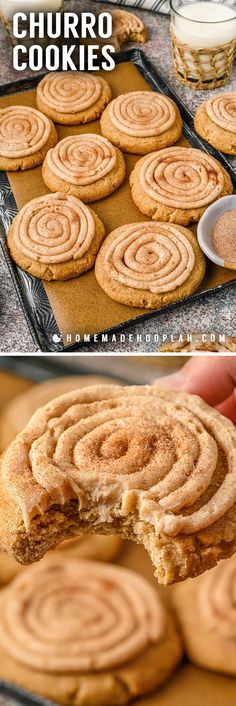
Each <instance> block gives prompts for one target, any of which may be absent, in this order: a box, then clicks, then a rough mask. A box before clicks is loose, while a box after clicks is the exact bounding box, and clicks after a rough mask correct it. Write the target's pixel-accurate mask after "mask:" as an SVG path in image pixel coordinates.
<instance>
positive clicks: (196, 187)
mask: <svg viewBox="0 0 236 706" xmlns="http://www.w3.org/2000/svg"><path fill="white" fill-rule="evenodd" d="M130 185H131V192H132V197H133V200H134V203H135V204H136V206H138V208H139V210H140V211H141V213H145V214H146V215H147V216H149V217H151V218H152V219H153V220H154V221H168V222H170V223H177V224H179V225H183V226H187V225H189V224H190V223H192V222H195V221H198V220H199V219H200V218H201V216H202V215H203V213H204V211H205V210H206V208H207V207H208V206H210V204H212V203H213V202H214V201H216V200H217V199H219V198H221V196H226V195H227V194H231V193H232V191H233V184H232V181H231V178H230V176H229V174H228V173H227V172H226V170H225V169H224V167H222V165H221V164H220V162H218V160H217V159H214V158H213V157H211V156H210V155H209V154H207V153H205V152H202V151H201V150H198V149H195V148H191V147H190V148H189V147H176V146H174V147H166V148H165V149H163V150H159V152H152V153H151V154H149V155H147V156H145V157H142V158H141V159H139V160H138V162H137V163H136V164H135V167H134V169H133V171H132V173H131V175H130Z"/></svg>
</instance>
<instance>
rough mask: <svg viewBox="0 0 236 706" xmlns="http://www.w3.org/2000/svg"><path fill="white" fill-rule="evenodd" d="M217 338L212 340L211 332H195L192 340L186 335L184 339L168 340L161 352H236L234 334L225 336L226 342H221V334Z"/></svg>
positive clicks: (216, 335) (215, 336)
mask: <svg viewBox="0 0 236 706" xmlns="http://www.w3.org/2000/svg"><path fill="white" fill-rule="evenodd" d="M214 338H215V340H211V335H210V334H204V338H203V334H202V333H193V334H192V340H191V341H189V340H188V339H187V337H186V336H184V338H183V340H181V341H180V340H179V339H178V338H176V339H175V340H174V341H167V343H165V344H164V345H163V346H161V347H160V352H162V353H185V352H186V353H188V352H194V351H199V353H201V352H203V353H204V352H205V351H210V352H212V353H227V351H229V352H232V353H233V352H235V353H236V338H232V336H225V337H224V343H221V338H220V336H219V334H217V333H216V334H215V335H214Z"/></svg>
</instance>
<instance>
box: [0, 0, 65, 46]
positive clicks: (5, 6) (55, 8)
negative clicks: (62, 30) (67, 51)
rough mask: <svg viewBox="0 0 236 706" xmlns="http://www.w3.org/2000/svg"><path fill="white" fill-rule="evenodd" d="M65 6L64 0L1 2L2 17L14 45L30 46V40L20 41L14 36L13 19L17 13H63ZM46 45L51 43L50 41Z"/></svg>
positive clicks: (0, 15) (12, 0)
mask: <svg viewBox="0 0 236 706" xmlns="http://www.w3.org/2000/svg"><path fill="white" fill-rule="evenodd" d="M63 5H64V0H0V17H1V20H2V22H3V23H4V25H5V27H6V29H7V32H8V35H9V37H10V40H11V42H12V44H27V45H28V44H30V40H19V39H15V37H14V36H13V32H12V18H13V15H14V14H15V13H16V12H25V13H29V12H36V13H38V12H62V11H63ZM25 28H26V25H25V23H24V29H25ZM35 41H36V40H32V42H31V43H35ZM38 43H42V40H38ZM45 43H50V40H48V42H47V41H46V42H45Z"/></svg>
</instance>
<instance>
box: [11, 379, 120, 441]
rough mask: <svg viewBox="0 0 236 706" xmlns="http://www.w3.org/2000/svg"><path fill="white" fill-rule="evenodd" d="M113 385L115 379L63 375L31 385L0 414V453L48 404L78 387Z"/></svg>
mask: <svg viewBox="0 0 236 706" xmlns="http://www.w3.org/2000/svg"><path fill="white" fill-rule="evenodd" d="M109 382H112V384H113V385H114V384H116V380H114V378H112V379H111V378H109V377H108V376H107V377H106V376H105V375H66V376H65V377H59V378H52V379H51V380H45V381H44V382H40V383H37V385H33V387H31V388H30V389H29V390H27V391H26V392H23V393H22V394H21V395H17V397H15V398H14V399H13V400H11V401H10V402H9V403H8V404H7V405H6V407H4V409H3V410H2V412H1V416H0V451H3V450H4V449H6V448H7V446H9V444H10V443H11V441H13V439H15V437H16V435H17V434H19V432H20V431H22V429H24V427H25V426H26V424H28V421H29V420H30V418H31V417H32V416H33V414H34V412H36V411H37V409H39V407H43V406H44V405H45V404H47V402H51V400H53V399H55V397H59V396H60V395H64V394H65V393H66V392H72V391H73V390H77V388H78V387H88V386H90V385H98V384H108V383H109Z"/></svg>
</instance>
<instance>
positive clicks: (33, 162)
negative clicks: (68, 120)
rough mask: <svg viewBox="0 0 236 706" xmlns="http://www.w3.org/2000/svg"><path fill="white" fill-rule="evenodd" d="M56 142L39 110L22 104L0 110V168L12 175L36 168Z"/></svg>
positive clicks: (52, 126)
mask: <svg viewBox="0 0 236 706" xmlns="http://www.w3.org/2000/svg"><path fill="white" fill-rule="evenodd" d="M56 143H57V133H56V129H55V127H54V125H53V123H52V121H51V120H50V119H49V118H47V116H46V115H44V114H43V113H40V111H39V110H35V108H29V107H27V106H25V105H13V106H10V107H9V108H2V109H1V110H0V169H4V170H6V171H12V172H16V171H18V170H20V169H21V170H25V169H31V168H32V167H36V166H37V165H38V164H42V162H43V160H44V158H45V156H46V154H47V151H48V150H49V149H50V148H51V147H54V145H56Z"/></svg>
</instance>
